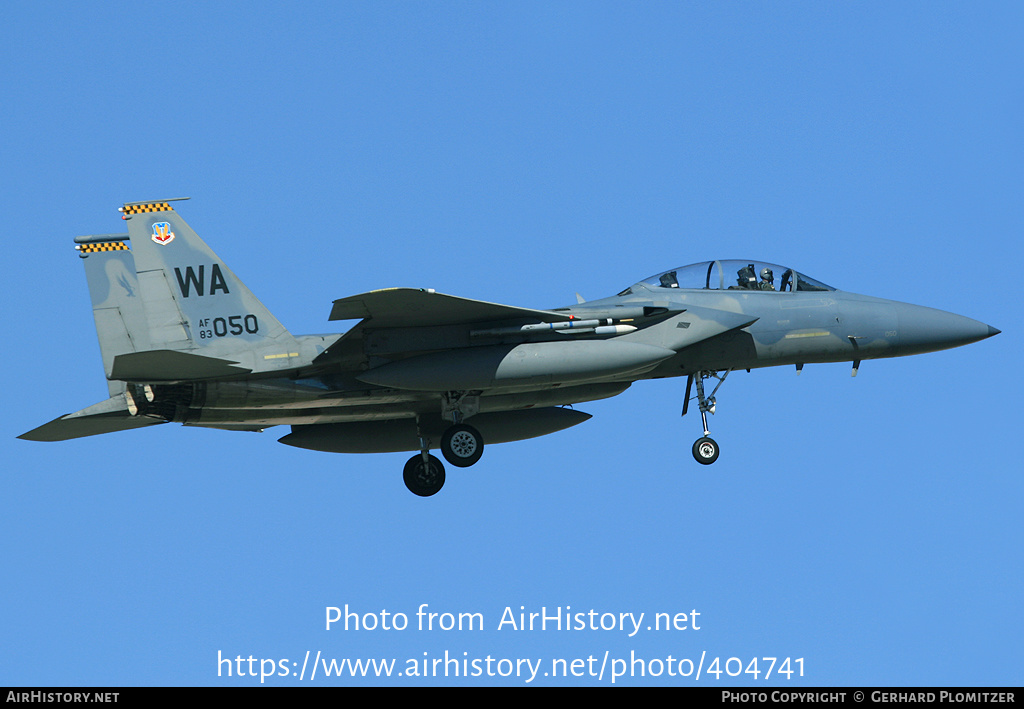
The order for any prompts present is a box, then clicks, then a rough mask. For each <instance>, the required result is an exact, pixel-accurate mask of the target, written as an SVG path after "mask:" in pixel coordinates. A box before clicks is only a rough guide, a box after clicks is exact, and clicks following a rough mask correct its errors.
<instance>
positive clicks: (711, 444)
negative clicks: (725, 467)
mask: <svg viewBox="0 0 1024 709" xmlns="http://www.w3.org/2000/svg"><path fill="white" fill-rule="evenodd" d="M730 371H732V370H726V371H725V372H724V373H722V374H721V375H719V374H718V372H711V371H705V370H702V371H700V372H697V373H695V374H691V375H690V377H689V378H688V379H687V380H686V401H685V402H683V414H682V415H683V416H686V411H687V409H689V408H690V389H691V387H692V386H693V384H694V382H696V384H697V404H698V406H699V408H700V420H701V423H703V424H704V436H703V437H701V438H698V439H697V440H696V442H694V444H693V459H694V460H696V461H697V462H698V463H700V464H701V465H711V464H712V463H714V462H715V461H716V460H718V454H719V453H720V452H721V449H720V448H719V447H718V444H717V443H716V442H715V440H714V439H713V438H711V436H710V435H709V434H710V433H711V432H710V431H709V430H708V414H709V413H710V414H713V413H715V394H717V393H718V388H719V387H720V386H722V384H724V383H725V378H726V377H728V376H729V372H730ZM711 377H714V378H715V379H717V380H718V384H716V385H715V388H714V389H713V390H712V392H711V396H705V395H704V380H705V379H710V378H711Z"/></svg>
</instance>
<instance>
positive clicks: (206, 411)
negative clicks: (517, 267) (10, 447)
mask: <svg viewBox="0 0 1024 709" xmlns="http://www.w3.org/2000/svg"><path fill="white" fill-rule="evenodd" d="M176 201H178V200H162V201H155V202H153V201H151V202H131V203H127V204H125V205H124V206H123V207H121V209H120V210H119V211H120V212H121V217H122V219H124V220H125V221H126V222H127V226H128V232H127V233H122V234H102V235H93V236H80V237H77V238H75V242H76V243H77V246H76V248H77V250H78V253H79V255H80V256H81V258H82V259H83V262H84V265H85V272H86V277H87V280H88V284H89V293H90V295H91V298H92V307H93V315H94V318H95V321H96V330H97V333H98V335H99V342H100V351H101V354H102V358H103V368H104V372H105V374H106V379H107V385H108V389H109V395H110V396H109V398H108V399H106V400H105V401H101V402H100V403H98V404H94V405H93V406H89V407H87V408H85V409H82V410H81V411H77V412H75V413H72V414H67V415H65V416H61V417H60V418H57V419H55V420H53V421H50V422H49V423H47V424H44V425H42V426H40V427H38V428H36V429H34V430H32V431H29V432H28V433H25V434H23V435H22V436H20V438H24V439H28V440H34V441H61V440H67V439H71V438H78V437H82V436H91V435H95V434H100V433H110V432H113V431H123V430H128V429H135V428H142V427H145V426H154V425H157V424H162V423H168V422H171V421H175V422H178V423H182V424H184V425H186V426H202V427H206V428H217V429H225V430H230V431H262V430H264V429H266V428H270V427H272V426H278V425H288V426H291V432H290V433H288V434H287V435H285V436H283V437H282V438H280V439H279V440H280V442H281V443H286V444H288V445H291V446H297V447H299V448H308V449H312V450H316V451H329V452H335V453H377V452H391V451H415V454H414V455H413V456H412V458H410V459H409V461H408V463H406V465H405V470H404V480H405V484H406V486H407V487H408V488H409V490H410V491H412V492H413V493H415V494H416V495H420V496H423V497H427V496H430V495H433V494H435V493H437V492H438V491H439V490H440V489H441V487H442V485H444V481H445V471H444V466H443V465H442V463H441V462H440V460H438V459H437V458H436V457H435V456H433V455H432V454H431V453H430V451H431V450H434V449H436V448H440V450H441V453H442V455H443V457H444V458H445V459H446V460H447V461H448V462H449V463H450V464H452V465H454V466H457V467H468V466H470V465H473V464H474V463H476V462H477V461H479V460H480V457H481V455H482V454H483V452H484V446H485V444H486V445H490V444H493V443H503V442H506V441H516V440H522V439H526V438H532V437H535V436H542V435H545V434H548V433H553V432H555V431H559V430H562V429H565V428H568V427H570V426H575V425H577V424H580V423H582V422H584V421H586V420H587V419H589V418H590V415H589V414H585V413H583V412H581V411H578V410H576V409H574V408H571V405H574V404H579V403H582V402H586V401H594V400H597V399H604V398H608V397H612V396H615V395H617V394H621V393H622V392H623V391H625V390H626V389H627V388H629V386H630V384H632V383H633V382H635V381H637V380H641V379H660V378H663V377H684V376H685V377H687V384H686V396H685V398H684V403H683V414H684V415H685V414H686V413H687V410H688V409H689V404H690V401H691V396H692V394H693V389H694V388H696V396H695V397H693V398H695V399H696V402H697V408H698V409H699V411H700V415H701V421H702V427H703V435H701V436H700V437H699V438H698V439H697V441H696V442H695V443H694V444H693V449H692V451H693V457H694V458H695V459H696V461H697V462H698V463H701V464H704V465H709V464H711V463H714V462H715V461H716V460H717V459H718V456H719V446H718V444H717V443H716V442H715V441H714V440H713V439H712V438H711V436H710V431H709V429H708V414H709V413H714V412H715V408H716V394H717V393H718V390H719V387H721V385H722V383H723V382H724V381H725V380H726V377H727V376H728V375H729V373H730V372H733V371H736V370H738V369H745V370H748V371H749V370H751V369H754V368H758V367H774V366H779V365H789V366H794V365H795V367H796V371H797V373H798V374H799V372H800V370H801V369H802V368H803V366H804V365H805V364H807V363H816V362H850V363H852V374H853V375H856V374H857V370H858V368H859V367H860V365H861V363H862V362H863V361H865V360H869V359H876V358H883V357H900V356H904V355H913V354H920V353H923V352H933V351H936V350H942V349H946V348H950V347H958V346H960V345H966V344H968V343H971V342H976V341H978V340H983V339H985V338H987V337H991V336H992V335H996V334H998V333H999V330H997V329H995V328H993V327H990V326H988V325H985V324H983V323H980V322H978V321H976V320H971V319H969V318H966V317H962V316H960V315H953V314H952V313H947V312H943V311H940V310H934V309H931V308H926V307H921V306H918V305H910V304H907V303H900V302H896V301H892V300H883V299H881V298H874V297H871V296H866V295H856V294H854V293H847V292H844V291H840V290H837V289H835V288H833V287H831V286H828V285H825V284H824V283H822V282H821V281H818V280H815V279H813V278H810V277H808V276H805V275H804V274H803V273H799V272H797V271H795V270H793V269H792V268H787V267H783V266H777V265H774V264H770V263H764V262H760V261H754V260H723V261H706V262H704V263H697V264H693V265H690V266H686V267H682V268H676V269H672V270H670V271H665V272H664V273H660V274H657V275H655V276H652V277H650V278H647V279H645V280H642V281H639V282H637V283H635V284H634V285H631V286H629V287H628V288H626V289H624V290H622V291H621V292H619V293H618V294H617V295H614V296H611V297H608V298H604V299H602V300H595V301H589V302H584V301H583V299H582V298H580V297H579V296H577V303H575V304H573V305H570V306H567V307H561V308H554V309H551V310H534V309H532V308H521V307H516V306H510V305H499V304H496V303H488V302H484V301H479V300H470V299H467V298H459V297H456V296H451V295H444V294H441V293H436V292H434V291H433V290H430V289H416V288H390V289H385V290H376V291H371V292H369V293H362V294H360V295H353V296H349V297H346V298H342V299H340V300H336V301H334V305H333V307H332V309H331V313H330V318H329V319H330V320H332V321H349V320H356V321H358V322H356V323H355V325H354V326H352V327H351V328H350V329H349V330H348V331H347V332H344V333H342V334H324V335H292V334H291V333H290V332H288V330H287V329H285V327H284V326H283V325H282V324H281V323H280V322H278V320H277V319H276V318H275V317H274V316H273V315H271V314H270V312H269V311H268V310H267V309H266V308H265V307H264V306H263V304H262V303H261V302H260V301H259V300H258V299H257V298H256V297H255V296H254V295H253V294H252V292H251V291H250V290H249V289H248V288H247V287H246V286H245V285H244V284H243V283H242V281H240V280H239V279H238V277H237V276H236V275H235V274H234V273H233V272H232V271H231V270H230V269H229V268H228V267H227V265H226V264H225V263H224V261H223V260H221V259H220V258H219V257H218V256H217V255H216V254H215V253H214V252H213V251H212V250H211V249H210V248H209V247H208V246H207V245H206V243H205V242H204V241H203V240H202V239H200V238H199V236H197V235H196V233H195V232H194V231H193V230H192V229H191V228H190V227H189V226H188V224H186V223H185V221H184V220H183V219H182V218H181V217H180V216H179V215H178V212H177V211H175V210H174V209H173V207H172V204H171V203H172V202H176ZM710 384H713V385H714V388H713V389H712V390H711V391H708V387H709V385H710Z"/></svg>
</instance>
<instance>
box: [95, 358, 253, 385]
mask: <svg viewBox="0 0 1024 709" xmlns="http://www.w3.org/2000/svg"><path fill="white" fill-rule="evenodd" d="M251 371H252V370H251V369H248V368H247V367H239V366H238V363H237V362H234V361H231V360H226V359H217V358H216V357H205V356H203V355H197V354H189V353H188V352H176V351H174V350H149V351H146V352H131V353H129V354H122V355H117V356H116V357H114V366H113V368H112V370H111V373H110V378H111V379H118V380H120V381H125V382H172V381H187V380H192V379H215V378H219V377H232V376H238V375H240V374H248V373H249V372H251Z"/></svg>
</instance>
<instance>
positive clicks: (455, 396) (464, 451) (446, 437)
mask: <svg viewBox="0 0 1024 709" xmlns="http://www.w3.org/2000/svg"><path fill="white" fill-rule="evenodd" d="M442 402H443V403H442V416H444V418H447V419H449V420H451V421H453V422H454V423H453V425H451V426H449V427H448V428H447V429H446V430H445V432H444V434H442V436H441V455H443V456H444V459H445V460H447V461H448V462H449V463H451V464H452V465H454V466H455V467H457V468H468V467H469V466H471V465H473V464H474V463H476V462H477V461H478V460H480V456H482V455H483V454H484V439H483V436H481V435H480V432H479V431H478V430H476V429H475V428H473V427H472V426H470V425H468V424H465V423H463V422H462V420H463V418H464V417H465V416H472V415H473V414H475V413H477V411H478V410H479V406H480V397H479V396H468V395H467V394H466V393H465V392H448V393H446V394H445V395H444V397H443V399H442ZM416 435H417V436H418V437H419V441H420V452H419V453H417V454H416V455H414V456H413V457H412V458H410V459H409V462H407V463H406V464H405V471H404V472H403V474H402V477H403V479H404V480H405V486H406V487H407V488H409V491H410V492H412V493H413V494H415V495H419V496H420V497H430V496H431V495H435V494H437V493H438V492H439V491H440V490H441V488H442V487H443V486H444V466H443V465H442V464H441V461H439V460H438V459H437V458H435V457H434V456H432V455H430V452H429V450H430V439H429V438H428V437H427V436H425V435H424V433H423V430H422V429H421V428H420V419H419V417H418V416H417V417H416Z"/></svg>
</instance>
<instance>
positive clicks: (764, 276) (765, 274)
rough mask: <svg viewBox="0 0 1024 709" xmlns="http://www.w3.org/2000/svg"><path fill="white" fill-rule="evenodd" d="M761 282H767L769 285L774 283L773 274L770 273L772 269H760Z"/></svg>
mask: <svg viewBox="0 0 1024 709" xmlns="http://www.w3.org/2000/svg"><path fill="white" fill-rule="evenodd" d="M761 280H762V281H768V282H769V283H774V282H775V274H773V273H772V269H770V268H767V267H765V268H762V269H761Z"/></svg>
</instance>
